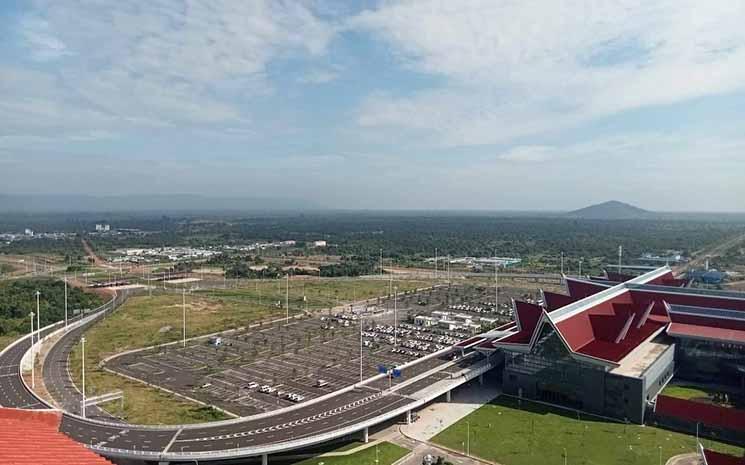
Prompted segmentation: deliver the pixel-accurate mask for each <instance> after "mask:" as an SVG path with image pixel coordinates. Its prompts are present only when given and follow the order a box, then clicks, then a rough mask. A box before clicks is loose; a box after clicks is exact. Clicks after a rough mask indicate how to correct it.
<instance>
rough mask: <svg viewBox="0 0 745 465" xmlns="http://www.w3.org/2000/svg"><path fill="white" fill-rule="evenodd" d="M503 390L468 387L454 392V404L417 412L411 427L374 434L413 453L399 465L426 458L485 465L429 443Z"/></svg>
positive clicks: (459, 464) (417, 463)
mask: <svg viewBox="0 0 745 465" xmlns="http://www.w3.org/2000/svg"><path fill="white" fill-rule="evenodd" d="M499 394H500V390H499V389H498V388H496V387H494V386H490V385H489V383H487V384H486V385H484V386H481V385H479V384H478V383H477V382H476V383H471V384H467V385H465V386H462V387H460V388H458V389H457V390H455V391H453V394H452V398H451V402H445V401H442V402H437V403H434V404H430V405H429V406H427V407H426V408H424V409H423V410H420V411H419V412H418V415H419V418H418V419H417V420H416V421H414V422H413V423H411V424H410V425H394V426H391V427H389V428H387V429H385V430H383V431H381V432H379V433H377V434H375V435H374V439H375V440H385V441H389V442H392V443H394V444H398V445H399V446H402V447H406V448H407V449H410V450H411V451H412V452H411V453H410V454H409V455H407V456H406V457H404V458H402V459H401V460H400V461H399V462H398V463H397V464H396V465H421V463H422V459H423V458H424V456H425V455H427V454H430V455H433V456H435V457H438V456H441V457H443V458H444V459H445V460H447V461H449V462H452V463H454V464H456V465H484V464H490V462H484V461H482V460H479V459H477V458H473V457H467V456H465V455H464V454H461V453H459V452H456V451H450V450H447V449H444V448H442V447H440V446H438V445H437V444H434V443H432V442H430V439H431V438H432V437H434V436H435V435H437V433H439V432H440V431H442V430H444V429H445V428H447V427H449V426H450V425H452V424H454V423H456V422H457V421H459V420H460V419H462V418H463V417H465V416H467V415H468V414H469V413H471V412H473V411H474V410H476V409H478V408H479V407H481V406H482V405H484V404H486V403H488V402H489V401H491V400H492V399H494V398H495V397H497V396H498V395H499Z"/></svg>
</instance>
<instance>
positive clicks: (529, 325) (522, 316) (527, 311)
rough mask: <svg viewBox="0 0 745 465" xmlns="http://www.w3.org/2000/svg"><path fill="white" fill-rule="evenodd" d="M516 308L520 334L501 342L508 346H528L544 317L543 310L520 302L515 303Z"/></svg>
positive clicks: (516, 319) (517, 333)
mask: <svg viewBox="0 0 745 465" xmlns="http://www.w3.org/2000/svg"><path fill="white" fill-rule="evenodd" d="M514 307H515V321H516V323H517V328H518V332H516V333H514V334H512V335H510V336H507V337H506V338H503V339H500V341H499V342H503V343H506V344H528V343H529V342H530V339H531V338H532V337H533V333H534V332H535V329H536V326H537V325H538V322H539V321H540V319H541V316H542V315H543V308H541V307H540V306H538V305H535V304H530V303H528V302H522V301H519V300H515V301H514Z"/></svg>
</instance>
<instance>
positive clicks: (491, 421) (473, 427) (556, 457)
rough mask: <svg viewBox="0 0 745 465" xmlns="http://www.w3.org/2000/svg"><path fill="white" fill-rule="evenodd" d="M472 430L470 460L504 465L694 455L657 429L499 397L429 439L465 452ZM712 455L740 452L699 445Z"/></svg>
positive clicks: (614, 463)
mask: <svg viewBox="0 0 745 465" xmlns="http://www.w3.org/2000/svg"><path fill="white" fill-rule="evenodd" d="M467 430H470V450H471V454H472V455H475V456H478V457H481V458H484V459H487V460H493V461H496V462H499V463H502V464H504V465H536V464H540V465H554V464H555V465H563V463H564V457H563V454H564V450H565V449H566V453H567V464H571V465H579V464H587V465H658V464H659V460H660V453H661V457H662V463H663V464H664V463H665V462H666V461H667V459H668V458H670V457H672V456H674V455H678V454H682V453H687V452H694V451H695V450H696V439H695V438H694V437H692V436H687V435H684V434H679V433H674V432H670V431H666V430H662V429H659V428H653V427H649V426H638V425H624V424H619V423H609V422H606V421H604V420H601V419H598V418H596V417H590V416H587V415H582V416H581V417H580V419H579V420H578V419H577V416H576V413H574V412H568V411H564V410H560V409H554V408H550V407H546V406H543V405H540V404H534V403H529V402H526V401H523V402H522V408H518V405H517V400H515V399H513V398H510V397H505V396H502V397H499V398H497V399H495V400H494V401H493V402H492V403H490V404H487V405H485V406H483V407H481V408H480V409H478V410H476V411H475V412H473V413H472V414H470V415H469V416H467V417H466V418H464V419H462V420H461V421H459V422H458V423H456V424H454V425H452V426H451V427H450V428H447V429H446V430H445V431H443V432H441V433H440V434H438V435H437V436H435V437H434V438H433V441H434V442H436V443H439V444H442V445H444V446H446V447H449V448H451V449H455V450H459V451H463V450H464V449H465V447H464V445H465V443H466V434H467V433H466V432H467ZM703 442H704V445H705V446H706V447H708V448H710V449H714V450H717V451H720V452H725V453H730V454H735V455H737V454H740V455H742V449H741V448H738V447H734V446H730V445H727V444H722V443H717V442H714V441H709V440H703Z"/></svg>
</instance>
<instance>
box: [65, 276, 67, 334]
mask: <svg viewBox="0 0 745 465" xmlns="http://www.w3.org/2000/svg"><path fill="white" fill-rule="evenodd" d="M65 331H67V276H65Z"/></svg>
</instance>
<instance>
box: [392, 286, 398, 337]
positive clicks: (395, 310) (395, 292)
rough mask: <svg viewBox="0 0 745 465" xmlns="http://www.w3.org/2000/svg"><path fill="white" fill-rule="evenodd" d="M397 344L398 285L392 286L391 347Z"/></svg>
mask: <svg viewBox="0 0 745 465" xmlns="http://www.w3.org/2000/svg"><path fill="white" fill-rule="evenodd" d="M396 346H398V286H396V287H394V288H393V347H396Z"/></svg>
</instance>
